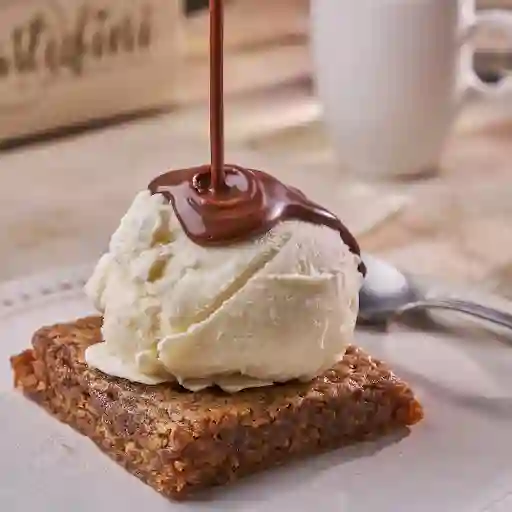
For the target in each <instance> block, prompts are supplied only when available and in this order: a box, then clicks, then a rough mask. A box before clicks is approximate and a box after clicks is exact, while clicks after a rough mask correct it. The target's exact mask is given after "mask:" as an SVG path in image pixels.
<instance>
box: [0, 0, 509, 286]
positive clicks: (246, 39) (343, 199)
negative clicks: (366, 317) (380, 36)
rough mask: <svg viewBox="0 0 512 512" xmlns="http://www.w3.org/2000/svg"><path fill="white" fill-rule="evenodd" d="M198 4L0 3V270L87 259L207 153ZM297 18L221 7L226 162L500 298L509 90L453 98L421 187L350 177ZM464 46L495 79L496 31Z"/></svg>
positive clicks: (482, 5)
mask: <svg viewBox="0 0 512 512" xmlns="http://www.w3.org/2000/svg"><path fill="white" fill-rule="evenodd" d="M206 4H207V2H206V1H204V0H187V1H185V2H183V3H182V2H180V1H177V0H129V1H128V0H82V1H80V2H79V1H77V0H66V1H64V0H37V1H35V0H18V1H16V2H12V1H10V0H0V148H1V150H0V204H1V206H0V208H1V215H0V247H1V249H0V251H1V254H0V280H2V281H5V280H12V279H19V278H23V277H25V276H28V275H32V274H37V273H40V272H46V271H49V270H50V269H59V268H64V267H66V268H67V267H70V266H73V265H79V264H82V263H85V264H87V263H89V262H94V260H95V259H96V258H97V257H98V256H99V254H100V253H101V251H102V250H103V249H104V248H105V246H106V244H107V243H108V238H109V235H110V234H111V232H112V231H113V230H114V228H115V227H116V225H117V223H118V222H119V218H120V216H121V215H122V213H123V212H124V211H125V210H126V208H127V207H128V205H129V204H130V201H131V199H132V197H133V196H134V195H135V193H136V192H137V191H138V190H140V189H143V188H144V187H145V186H146V184H147V182H148V181H149V179H150V178H152V177H154V176H155V175H157V174H158V173H160V172H163V171H165V170H167V169H168V168H179V167H182V166H187V165H192V164H198V163H203V162H205V161H207V160H208V158H209V148H208V13H207V10H206V9H205V7H206ZM477 5H478V8H479V9H496V8H501V9H512V0H479V1H478V2H477ZM511 12H512V11H511ZM309 13H310V4H309V0H226V22H225V23H226V28H225V31H226V32H225V38H226V41H225V51H226V59H225V60H226V62H225V75H226V77H225V87H226V116H227V120H226V123H227V128H226V130H227V134H226V136H227V144H228V155H229V160H232V161H236V162H237V163H241V164H247V165H254V166H258V167H263V168H265V169H266V170H268V171H270V172H274V173H276V174H277V175H278V176H280V177H282V178H283V179H285V180H287V181H292V182H294V184H297V185H298V186H299V187H302V188H304V189H305V190H306V191H308V193H310V194H311V195H312V196H314V197H315V198H316V199H318V200H321V201H322V202H323V203H325V204H326V205H327V206H328V207H330V208H332V209H333V210H334V211H336V213H338V214H339V215H340V216H341V217H342V218H343V219H344V220H345V221H346V223H347V224H348V225H349V226H351V227H352V229H353V230H354V231H355V232H356V234H357V235H358V236H359V238H360V240H361V242H362V245H363V246H364V248H365V249H366V250H369V251H374V252H376V253H379V254H381V255H383V256H384V257H386V258H388V259H390V260H391V261H393V262H395V263H396V264H398V265H400V266H401V267H403V268H405V269H407V270H412V271H414V272H419V273H422V274H426V275H428V276H435V277H436V278H444V277H449V278H451V279H456V280H460V281H464V282H470V283H477V284H479V285H480V286H485V287H487V288H490V289H492V290H496V291H499V292H500V293H503V294H508V295H511V296H512V95H511V96H508V97H506V98H501V99H500V100H499V101H498V100H497V101H478V100H475V101H473V102H472V103H471V104H470V105H469V106H467V107H466V108H465V109H464V111H463V112H462V113H461V115H460V116H459V117H458V119H457V121H456V123H455V125H454V127H453V130H452V131H451V132H450V137H449V140H448V143H447V145H446V149H445V151H444V153H443V156H442V162H441V164H440V167H439V169H438V171H437V172H436V173H435V174H434V175H433V176H430V177H429V178H428V179H427V178H422V179H412V180H409V179H408V180H396V179H390V180H382V179H381V180H369V179H367V178H366V177H363V176H361V177H358V176H357V175H353V174H350V175H349V174H347V173H345V172H344V170H343V165H342V162H340V159H339V157H338V156H337V155H336V151H335V148H333V144H332V142H330V139H329V137H328V136H327V134H326V128H325V125H324V122H323V115H322V103H321V101H320V100H319V97H318V95H317V94H316V92H315V90H316V89H315V87H314V84H315V71H314V66H313V63H312V58H311V51H310V49H311V48H310V28H309V27H310V19H309ZM375 22H376V23H377V22H378V20H376V21H375ZM433 39H435V34H433ZM475 46H476V51H475V54H474V66H475V70H476V72H477V74H478V76H479V77H480V78H481V79H482V80H484V81H486V82H487V83H488V84H494V83H497V82H499V80H500V79H501V78H503V77H504V76H507V75H508V73H509V70H511V69H512V39H511V34H510V33H508V34H507V33H503V31H500V30H496V29H495V28H492V29H491V28H490V29H489V30H487V29H486V30H481V31H479V32H478V34H477V36H476V39H475ZM335 51H336V45H335V44H334V43H333V52H335ZM344 72H345V73H349V74H350V73H354V69H346V70H344Z"/></svg>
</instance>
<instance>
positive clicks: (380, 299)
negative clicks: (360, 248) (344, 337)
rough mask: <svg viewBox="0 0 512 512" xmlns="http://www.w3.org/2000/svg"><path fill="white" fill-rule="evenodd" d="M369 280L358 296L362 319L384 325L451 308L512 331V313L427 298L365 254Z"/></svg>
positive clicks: (410, 284) (455, 300) (393, 271)
mask: <svg viewBox="0 0 512 512" xmlns="http://www.w3.org/2000/svg"><path fill="white" fill-rule="evenodd" d="M362 257H363V261H364V263H365V265H366V268H367V274H366V278H365V280H364V283H363V287H362V289H361V291H360V293H359V318H360V319H361V320H363V321H364V322H366V323H372V324H382V323H386V322H389V321H390V320H392V319H394V318H396V317H397V316H399V315H401V314H403V313H405V312H406V311H411V310H421V309H449V310H453V311H458V312H460V313H466V314H468V315H472V316H475V317H478V318H481V319H484V320H488V321H489V322H492V323H495V324H498V325H501V326H504V327H509V328H510V329H512V314H510V313H506V312H504V311H499V310H497V309H493V308H490V307H488V306H483V305H481V304H476V303H474V302H470V301H466V300H460V299H453V298H449V297H436V298H427V297H425V296H424V295H423V294H422V292H421V290H420V289H419V287H417V286H416V285H415V284H414V283H413V282H412V281H411V280H410V279H409V278H407V277H406V276H405V275H404V274H402V273H401V272H400V271H399V270H398V269H396V268H395V267H393V266H392V265H390V264H389V263H386V262H385V261H383V260H380V259H378V258H375V257H374V256H370V255H369V254H363V256H362Z"/></svg>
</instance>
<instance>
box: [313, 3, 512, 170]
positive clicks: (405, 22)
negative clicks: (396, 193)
mask: <svg viewBox="0 0 512 512" xmlns="http://www.w3.org/2000/svg"><path fill="white" fill-rule="evenodd" d="M311 19H312V27H311V28H312V33H311V37H312V47H313V56H314V61H315V67H316V80H317V89H318V93H319V96H320V99H321V101H322V103H323V107H324V114H325V121H326V123H327V127H328V132H329V134H330V136H331V140H332V142H333V144H334V146H335V149H336V152H337V154H338V155H339V159H340V162H341V163H342V164H344V166H345V167H346V168H347V169H348V170H351V171H355V172H357V173H367V174H368V175H373V176H395V177H397V176H411V175H417V174H420V173H425V172H431V171H432V170H434V169H436V168H437V166H438V164H439V159H440V156H441V153H442V150H443V145H444V142H445V141H446V137H447V135H448V133H449V130H450V127H451V125H452V123H453V121H454V118H455V116H456V114H457V113H458V111H459V109H460V107H461V106H462V105H464V104H465V103H466V99H467V98H469V97H470V96H472V95H471V94H468V93H470V92H472V93H475V92H478V93H479V94H483V95H501V94H502V93H504V92H507V91H512V81H511V80H508V79H504V80H502V81H501V82H500V84H499V85H496V86H486V85H485V84H483V83H481V82H480V80H479V79H478V77H477V76H476V74H475V72H474V70H473V67H472V54H473V49H472V47H471V39H472V37H473V34H474V29H475V28H476V27H478V26H481V25H482V24H486V25H493V26H500V27H504V28H505V29H507V30H508V31H509V32H511V33H512V12H510V13H508V12H506V11H496V10H494V11H481V12H479V13H476V12H475V0H312V5H311Z"/></svg>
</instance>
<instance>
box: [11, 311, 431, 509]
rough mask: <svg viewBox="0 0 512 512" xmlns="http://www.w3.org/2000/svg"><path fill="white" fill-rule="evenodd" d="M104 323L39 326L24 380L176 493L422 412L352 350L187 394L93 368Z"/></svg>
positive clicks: (407, 421) (137, 471) (381, 368)
mask: <svg viewBox="0 0 512 512" xmlns="http://www.w3.org/2000/svg"><path fill="white" fill-rule="evenodd" d="M100 327H101V319H100V318H98V317H91V318H84V319H80V320H77V321H76V322H74V323H70V324H62V325H54V326H51V327H45V328H42V329H40V330H39V331H38V332H36V333H35V335H34V337H33V341H32V344H33V348H31V349H29V350H26V351H24V352H23V353H21V354H19V355H17V356H14V357H13V358H12V361H11V363H12V367H13V369H14V375H15V383H16V386H17V387H18V388H19V389H21V390H22V391H23V392H24V393H25V394H26V395H27V396H29V397H30V398H31V399H33V400H34V401H35V402H37V403H39V404H40V405H42V406H43V407H44V408H46V409H47V410H48V411H49V412H50V413H51V414H53V415H54V416H55V417H57V418H58V419H59V420H61V421H63V422H65V423H67V424H69V425H70V426H72V427H74V428H75V429H76V430H78V431H79V432H81V433H82V434H84V435H86V436H88V437H89V438H90V439H92V440H93V441H94V442H95V443H96V444H97V445H98V447H99V448H100V449H101V450H103V451H104V452H105V453H106V454H107V455H109V456H110V457H111V458H112V459H114V460H115V461H117V462H118V463H120V464H121V465H122V466H124V467H125V468H126V469H127V470H128V471H129V472H131V473H132V474H134V475H135V476H137V477H138V478H140V479H141V480H143V481H144V482H146V483H147V484H149V485H150V486H152V487H153V488H154V489H156V490H157V491H158V492H161V493H162V494H164V495H166V496H168V497H170V498H174V499H183V498H185V497H187V496H188V495H189V494H190V493H191V492H193V491H195V490H197V489H200V488H203V487H208V486H213V485H219V484H225V483H227V482H230V481H233V480H235V479H237V478H239V477H241V476H243V475H246V474H249V473H253V472H255V471H258V470H261V469H265V468H270V467H272V466H276V465H279V464H283V463H286V462H287V461H289V460H291V459H292V458H295V457H298V456H304V455H307V454H312V453H316V452H319V451H322V450H325V449H329V448H336V447H339V446H343V445H346V444H349V443H353V442H356V441H362V440H366V439H372V438H375V437H378V436H381V435H383V434H386V433H388V432H390V431H393V430H395V429H400V428H403V427H407V426H409V425H413V424H415V423H417V422H418V421H419V420H421V418H422V409H421V406H420V404H419V403H418V402H417V401H416V399H415V397H414V395H413V393H412V391H411V389H410V388H409V387H408V386H407V384H405V383H404V382H403V381H401V380H400V379H399V378H397V377H396V376H395V375H394V374H393V373H392V372H391V371H390V370H389V369H388V368H387V367H386V366H385V365H383V364H382V363H380V362H379V361H376V360H374V359H372V358H371V357H369V356H368V355H366V354H365V353H364V352H363V351H362V350H359V349H357V348H355V347H350V348H349V349H348V350H347V352H346V354H345V356H344V358H343V360H342V361H341V362H340V363H339V364H337V365H336V366H335V367H334V368H332V369H331V370H329V371H328V372H326V373H325V374H323V375H321V376H320V377H318V378H316V379H315V380H313V381H312V382H308V383H299V382H292V383H289V384H284V385H276V386H272V387H267V388H258V389H251V390H246V391H242V392H240V393H236V394H233V395H229V394H226V393H224V392H221V391H220V390H217V389H209V390H204V391H200V392H197V393H191V392H188V391H185V390H183V389H181V388H180V387H179V386H177V385H172V384H168V383H167V384H161V385H157V386H147V385H143V384H136V383H132V382H128V381H126V380H123V379H118V378H113V377H109V376H107V375H105V374H103V373H101V372H99V371H96V370H93V369H91V368H89V367H88V366H87V365H86V363H85V362H84V350H85V348H86V347H88V346H90V345H91V344H93V343H98V342H99V341H100V339H101V334H100Z"/></svg>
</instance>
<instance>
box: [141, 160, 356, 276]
mask: <svg viewBox="0 0 512 512" xmlns="http://www.w3.org/2000/svg"><path fill="white" fill-rule="evenodd" d="M224 176H225V187H224V189H223V190H222V191H220V192H217V193H213V191H212V189H211V172H210V167H209V166H208V165H204V166H201V167H195V168H191V169H182V170H178V171H170V172H168V173H166V174H162V175H161V176H159V177H158V178H156V179H154V180H153V181H152V182H151V183H150V185H149V190H150V191H151V193H152V194H162V195H163V196H164V197H165V198H166V199H167V200H168V201H169V202H170V203H171V204H172V207H173V209H174V211H175V213H176V216H177V217H178V220H179V221H180V223H181V226H182V227H183V230H184V231H185V233H186V234H187V236H188V237H189V238H190V239H191V240H192V241H194V242H195V243H197V244H199V245H203V246H206V245H223V244H229V243H234V242H239V241H241V240H245V239H248V238H251V237H255V236H258V235H261V234H263V233H265V232H267V231H269V230H270V229H272V228H273V227H274V226H275V225H276V224H278V223H279V222H282V221H286V220H299V221H303V222H310V223H313V224H318V225H323V226H327V227H329V228H331V229H334V230H336V231H338V232H339V233H340V236H341V238H342V240H343V241H344V242H345V244H347V246H348V247H349V248H350V250H351V251H352V252H353V253H355V254H360V250H359V245H358V243H357V241H356V239H355V238H354V236H353V235H352V233H350V231H349V230H348V229H347V228H346V227H345V226H344V225H343V223H342V222H341V221H340V220H339V219H338V217H336V215H334V214H333V213H331V212H330V211H329V210H327V209H325V208H323V207H322V206H320V205H318V204H316V203H314V202H313V201H310V200H309V199H308V198H307V197H306V196H305V195H304V194H303V193H302V192H301V191H300V190H297V189H296V188H292V187H288V186H286V185H284V184H283V183H281V182H280V181H279V180H277V179H276V178H274V177H273V176H271V175H270V174H267V173H265V172H263V171H257V170H254V169H246V168H243V167H239V166H235V165H229V166H225V167H224ZM360 271H361V272H362V273H363V274H364V266H363V265H362V264H361V266H360Z"/></svg>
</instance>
